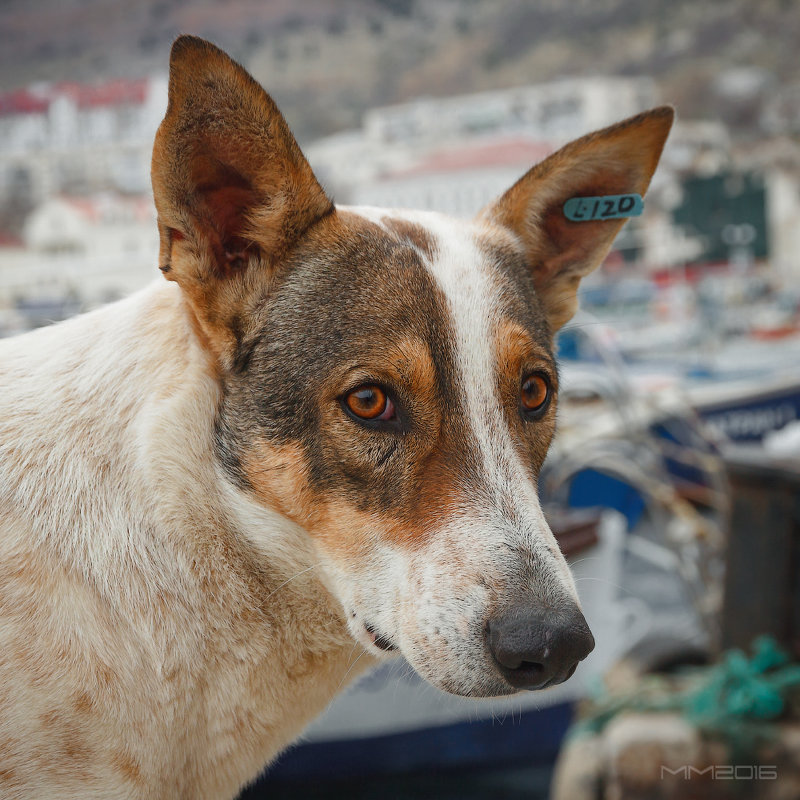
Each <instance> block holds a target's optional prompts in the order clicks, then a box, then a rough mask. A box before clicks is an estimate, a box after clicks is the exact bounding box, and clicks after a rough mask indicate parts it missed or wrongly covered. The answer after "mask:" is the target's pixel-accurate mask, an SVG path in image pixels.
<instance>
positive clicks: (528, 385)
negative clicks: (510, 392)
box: [519, 372, 550, 416]
mask: <svg viewBox="0 0 800 800" xmlns="http://www.w3.org/2000/svg"><path fill="white" fill-rule="evenodd" d="M519 399H520V405H521V406H522V411H523V413H524V414H525V415H526V416H537V415H539V414H543V413H544V412H545V410H546V409H547V406H548V405H549V403H550V381H548V379H547V377H546V376H545V375H543V374H542V373H541V372H532V373H531V374H530V375H528V376H527V377H526V378H525V380H523V381H522V388H521V389H520V393H519Z"/></svg>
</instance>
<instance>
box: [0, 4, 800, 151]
mask: <svg viewBox="0 0 800 800" xmlns="http://www.w3.org/2000/svg"><path fill="white" fill-rule="evenodd" d="M181 32H189V33H195V34H198V35H201V36H205V37H208V38H210V39H212V40H213V41H215V42H216V43H218V44H219V45H221V46H222V47H224V48H226V49H227V50H229V52H231V54H232V55H234V57H236V58H237V59H238V60H240V61H242V62H243V63H244V64H245V65H246V66H248V67H249V68H250V69H251V70H252V71H253V73H254V74H255V76H256V77H257V78H258V79H259V80H260V81H261V82H262V83H264V85H265V86H266V87H267V88H268V89H269V90H270V92H271V93H272V94H273V95H274V96H275V98H276V100H277V101H278V103H279V105H281V107H282V108H283V109H284V110H285V112H286V114H287V116H288V118H289V120H290V122H291V123H292V125H293V126H294V127H295V129H296V130H297V132H298V134H299V135H300V137H301V138H305V139H308V138H311V137H314V136H317V135H320V134H324V133H329V132H331V131H334V130H339V129H342V128H346V127H351V126H353V125H356V124H358V121H359V119H360V116H361V114H362V113H363V111H364V110H365V109H366V108H369V107H370V106H374V105H384V104H389V103H394V102H399V101H402V100H405V99H408V98H411V97H414V96H419V95H422V94H425V95H433V96H437V95H447V94H454V93H461V92H471V91H478V90H482V89H490V88H500V87H509V86H516V85H520V84H525V83H536V82H539V81H544V80H550V79H553V78H557V77H560V76H566V75H581V74H597V73H606V74H617V75H636V74H646V75H651V76H653V77H655V78H656V79H657V80H658V82H659V84H660V86H661V89H662V96H663V99H664V100H665V101H669V102H674V103H675V104H676V105H677V106H678V108H679V110H680V112H681V114H682V115H683V116H684V117H709V116H712V117H716V118H721V119H724V120H726V121H727V122H729V123H730V124H731V125H732V127H733V129H734V133H735V134H737V135H738V136H739V137H752V136H753V135H758V134H759V133H761V132H762V129H763V128H764V125H765V122H764V119H765V109H768V107H773V108H774V107H775V106H776V105H777V106H780V107H781V108H783V107H785V106H787V105H788V107H789V110H788V111H786V112H785V113H784V116H787V115H788V117H789V118H791V117H792V115H793V114H795V115H796V116H797V117H798V119H797V120H795V123H796V127H797V128H798V129H800V114H796V109H795V108H794V105H793V104H797V98H798V97H800V90H799V89H798V87H800V60H798V59H797V57H796V42H797V41H800V5H798V4H797V3H796V2H795V1H794V0H729V1H728V2H702V3H698V2H696V0H647V1H643V0H573V2H571V3H569V4H565V3H563V2H561V0H542V2H530V1H529V0H528V1H527V2H526V1H525V0H428V1H427V2H423V1H422V0H340V1H339V2H336V3H332V2H326V1H325V0H294V2H293V0H269V1H268V2H265V0H230V1H229V2H226V3H224V4H223V3H216V2H212V0H200V1H198V2H189V0H137V2H135V3H131V2H130V0H37V2H36V3H31V2H30V0H4V2H3V4H2V8H1V10H0V89H10V88H15V87H18V86H21V85H24V84H26V83H30V82H32V81H36V80H57V79H59V80H60V79H76V80H82V81H91V80H93V79H98V78H106V77H117V76H138V75H147V74H150V73H153V72H157V71H163V70H164V69H165V68H166V64H167V56H168V52H169V46H170V43H171V41H172V40H173V39H174V37H175V36H176V35H177V34H178V33H181ZM782 113H783V112H782ZM767 116H768V115H767ZM773 116H774V115H773ZM795 123H792V125H794V124H795ZM789 127H790V128H791V125H790V126H789ZM790 132H797V131H794V130H790Z"/></svg>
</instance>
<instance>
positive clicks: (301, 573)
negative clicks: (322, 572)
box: [267, 561, 322, 600]
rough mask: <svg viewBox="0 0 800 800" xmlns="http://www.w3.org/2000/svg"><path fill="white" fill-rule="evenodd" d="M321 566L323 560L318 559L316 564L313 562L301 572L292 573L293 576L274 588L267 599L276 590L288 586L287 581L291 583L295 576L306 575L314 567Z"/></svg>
mask: <svg viewBox="0 0 800 800" xmlns="http://www.w3.org/2000/svg"><path fill="white" fill-rule="evenodd" d="M321 566H322V562H321V561H318V562H317V563H316V564H312V565H311V566H310V567H306V568H305V569H301V570H300V572H298V573H296V574H295V575H292V577H291V578H287V579H286V580H285V581H284V582H283V583H282V584H281V585H280V586H278V587H277V588H275V589H273V590H272V591H271V592H270V593H269V594H268V595H267V600H269V599H270V597H272V595H274V594H275V593H276V592H279V591H280V590H281V589H283V587H284V586H286V584H287V583H291V582H292V581H293V580H294V579H295V578H299V577H300V576H301V575H305V573H306V572H310V571H311V570H312V569H316V568H317V567H321Z"/></svg>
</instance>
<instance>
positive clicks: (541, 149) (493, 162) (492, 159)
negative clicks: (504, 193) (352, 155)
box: [389, 137, 555, 178]
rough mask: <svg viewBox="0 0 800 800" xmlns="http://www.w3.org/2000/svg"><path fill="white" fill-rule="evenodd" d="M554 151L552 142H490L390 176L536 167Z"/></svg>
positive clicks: (438, 154) (447, 152)
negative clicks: (506, 167) (493, 168)
mask: <svg viewBox="0 0 800 800" xmlns="http://www.w3.org/2000/svg"><path fill="white" fill-rule="evenodd" d="M554 150H555V148H554V147H553V146H552V145H551V144H550V143H549V142H541V141H534V140H533V139H525V138H521V137H520V138H514V139H495V140H493V141H491V142H483V143H482V144H473V145H467V146H461V147H454V148H449V149H447V150H438V151H436V152H434V153H431V154H430V155H428V156H426V157H425V158H423V159H422V160H421V161H418V162H417V163H416V164H414V166H412V167H409V168H407V169H403V170H398V171H396V172H392V173H391V175H390V176H389V177H392V178H397V177H403V178H404V177H410V176H412V175H428V174H430V173H441V172H461V171H463V170H472V169H489V168H491V167H505V166H508V167H511V166H529V167H531V166H533V165H534V164H536V163H538V162H539V161H541V160H542V159H543V158H546V157H547V156H549V155H550V154H551V153H552V152H553V151H554Z"/></svg>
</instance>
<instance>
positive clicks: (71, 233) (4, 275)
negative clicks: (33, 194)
mask: <svg viewBox="0 0 800 800" xmlns="http://www.w3.org/2000/svg"><path fill="white" fill-rule="evenodd" d="M23 234H24V244H25V247H24V248H23V247H17V248H10V247H4V248H0V307H2V306H7V307H8V306H13V305H14V303H16V302H17V301H19V300H20V299H33V300H35V299H53V298H59V297H66V296H70V297H75V298H78V299H80V301H81V302H82V303H83V304H84V305H85V306H92V305H96V304H98V303H102V302H104V301H106V300H109V299H112V298H115V297H120V296H123V295H126V294H129V293H130V292H133V291H136V290H137V289H140V288H141V287H142V286H144V285H145V284H147V283H148V282H149V281H151V280H153V279H154V278H155V277H156V276H157V275H158V274H159V273H158V269H157V261H158V229H157V226H156V213H155V208H154V206H153V203H152V200H151V199H150V198H149V197H147V196H139V197H121V196H117V195H99V196H95V197H92V198H69V197H54V198H50V199H49V200H46V201H45V202H44V203H42V204H41V205H40V206H39V207H38V208H36V209H35V210H34V212H33V213H32V214H31V215H30V217H29V218H28V220H27V221H26V224H25V229H24V232H23Z"/></svg>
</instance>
